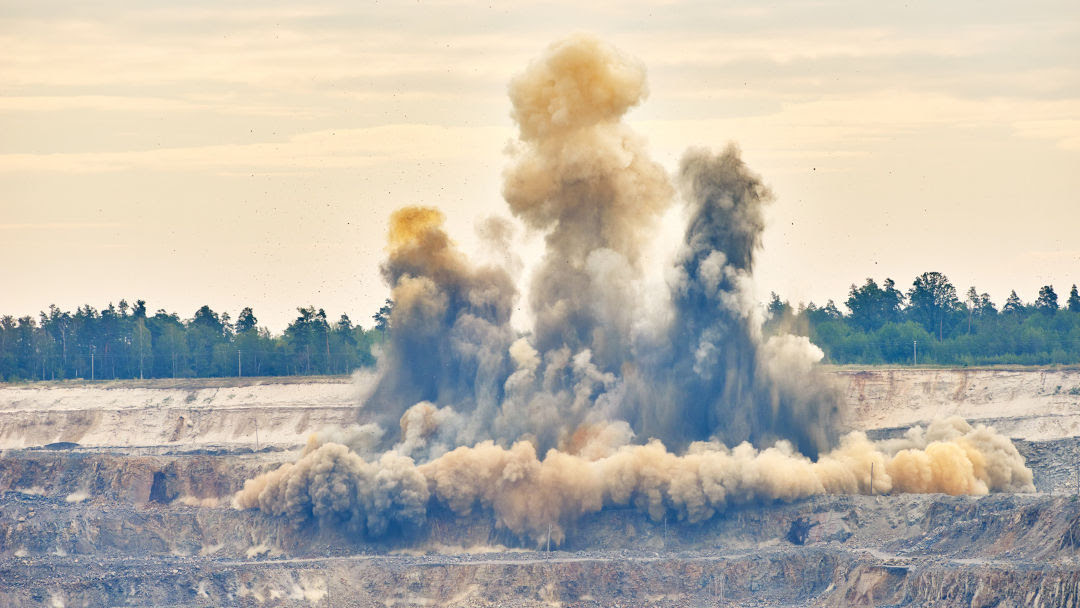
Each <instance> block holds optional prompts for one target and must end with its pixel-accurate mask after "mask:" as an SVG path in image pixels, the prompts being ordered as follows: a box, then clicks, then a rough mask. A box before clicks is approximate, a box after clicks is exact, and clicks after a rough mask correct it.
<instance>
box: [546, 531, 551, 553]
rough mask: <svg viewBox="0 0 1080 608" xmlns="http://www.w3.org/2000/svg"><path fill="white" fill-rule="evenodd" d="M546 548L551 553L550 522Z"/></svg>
mask: <svg viewBox="0 0 1080 608" xmlns="http://www.w3.org/2000/svg"><path fill="white" fill-rule="evenodd" d="M547 550H548V553H551V524H548V538H547Z"/></svg>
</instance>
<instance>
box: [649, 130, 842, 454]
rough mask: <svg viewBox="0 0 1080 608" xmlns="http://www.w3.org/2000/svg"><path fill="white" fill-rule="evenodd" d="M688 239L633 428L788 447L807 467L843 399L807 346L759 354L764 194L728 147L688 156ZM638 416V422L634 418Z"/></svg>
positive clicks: (774, 340)
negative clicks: (784, 442) (757, 265)
mask: <svg viewBox="0 0 1080 608" xmlns="http://www.w3.org/2000/svg"><path fill="white" fill-rule="evenodd" d="M679 178H680V182H681V186H682V189H683V198H684V200H685V201H686V204H687V206H688V208H689V218H690V220H689V227H688V228H687V230H686V237H685V244H684V248H683V250H682V252H681V253H680V254H679V259H678V265H677V268H676V272H675V275H674V276H675V278H674V280H673V284H672V302H673V306H674V311H675V314H674V322H673V323H672V324H671V328H670V332H669V334H668V336H667V341H666V342H665V343H664V344H663V345H661V346H660V347H658V348H654V349H653V351H654V352H655V353H657V354H656V355H654V356H653V357H651V358H650V359H649V361H650V362H651V363H652V367H651V368H648V367H646V368H644V369H645V372H646V375H645V376H644V378H643V379H642V380H643V381H642V382H639V383H638V385H639V387H640V388H639V390H638V391H637V393H636V394H635V395H633V398H634V399H635V400H637V401H638V404H636V405H635V407H634V410H635V411H636V420H637V421H638V428H640V429H642V430H643V431H645V432H647V433H649V434H651V435H655V436H658V437H662V438H664V439H666V440H669V441H673V442H679V441H683V440H686V439H706V438H708V437H709V436H713V437H716V438H719V439H721V440H723V441H726V442H728V443H736V442H740V441H747V440H749V441H751V442H754V443H756V444H767V443H771V442H773V441H775V440H777V439H789V440H791V441H793V442H794V443H795V445H796V447H798V448H799V450H800V451H802V453H804V454H807V455H809V456H811V457H813V456H816V455H817V454H818V452H819V451H820V450H823V449H825V448H827V447H828V446H829V445H830V444H831V443H832V442H833V441H835V439H836V437H835V432H836V417H837V414H838V408H837V402H838V397H837V395H836V393H835V391H833V390H832V387H830V386H829V385H828V384H827V383H826V382H825V381H824V380H823V379H821V378H820V377H818V376H819V374H818V373H817V372H816V371H815V368H814V366H813V364H814V363H816V362H817V361H819V360H820V359H821V357H822V356H823V353H822V352H821V350H820V349H818V348H817V347H815V346H813V345H812V344H810V342H809V341H808V340H807V339H806V338H805V337H796V336H790V335H785V336H773V337H771V338H770V339H769V340H768V341H767V342H764V343H763V342H762V335H761V324H762V321H763V318H762V314H763V313H762V310H761V308H760V307H759V305H758V304H757V302H756V301H755V297H754V294H753V287H752V281H751V277H752V272H753V267H754V255H755V252H756V251H757V250H758V248H759V247H760V246H761V233H762V231H763V230H764V227H765V221H764V214H763V211H762V207H763V205H764V204H765V203H766V202H768V201H769V200H770V198H771V194H770V192H769V190H768V188H767V187H766V186H765V185H764V184H763V183H762V182H761V180H760V179H759V178H758V177H757V176H756V175H754V174H753V173H752V172H751V171H750V170H749V169H748V168H747V167H746V165H745V164H744V163H743V161H742V160H741V159H740V158H739V152H738V150H737V149H736V148H735V147H734V146H732V145H729V146H728V147H727V148H726V149H725V150H724V151H723V152H722V153H720V154H718V155H714V154H712V153H710V152H708V151H705V150H691V151H690V152H688V153H687V154H686V155H685V156H684V157H683V160H682V165H681V168H680V174H679ZM632 415H633V414H632Z"/></svg>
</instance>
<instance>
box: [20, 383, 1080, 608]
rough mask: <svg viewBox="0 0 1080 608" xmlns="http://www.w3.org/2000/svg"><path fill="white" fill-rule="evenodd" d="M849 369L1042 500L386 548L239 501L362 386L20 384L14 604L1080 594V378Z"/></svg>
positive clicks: (743, 518)
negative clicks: (976, 428) (541, 540)
mask: <svg viewBox="0 0 1080 608" xmlns="http://www.w3.org/2000/svg"><path fill="white" fill-rule="evenodd" d="M834 374H835V375H836V377H837V379H838V381H839V382H842V383H844V387H845V393H846V395H847V399H848V406H849V407H848V418H847V423H848V424H849V425H850V426H851V427H853V428H859V429H863V430H866V431H868V432H869V433H870V434H872V435H879V436H888V435H890V434H894V433H896V432H897V429H898V428H900V427H905V426H908V425H910V424H913V423H920V422H924V421H926V420H929V419H930V418H932V417H934V416H935V415H947V414H959V415H962V416H965V417H967V418H969V419H971V420H980V421H983V422H986V423H989V424H993V425H994V426H996V427H997V428H998V429H999V430H1003V431H1005V432H1007V433H1008V434H1010V435H1012V436H1014V437H1017V438H1021V440H1018V441H1017V442H1016V445H1017V447H1018V449H1019V450H1020V451H1021V453H1022V454H1024V456H1025V457H1026V459H1027V462H1028V465H1029V466H1030V467H1031V468H1032V469H1033V471H1034V473H1035V485H1036V489H1037V492H1036V493H1034V494H1016V495H1005V494H993V495H989V496H984V497H978V498H976V497H950V496H944V495H893V496H819V497H815V498H813V499H808V500H804V501H800V502H796V503H790V504H788V503H775V504H762V505H754V506H747V507H741V508H737V509H732V510H729V511H727V512H726V513H725V514H723V515H720V516H716V517H713V518H711V519H709V520H707V521H705V522H701V523H698V524H693V525H690V524H686V523H679V522H675V521H670V522H654V521H652V520H650V519H649V518H648V517H646V516H644V515H642V514H641V513H639V512H638V511H636V510H633V509H618V510H606V511H602V512H599V513H595V514H593V515H590V516H587V517H585V518H583V519H581V520H580V521H578V522H577V523H575V524H574V525H573V526H571V527H570V528H569V529H568V530H567V539H566V542H565V543H564V544H563V545H562V546H561V547H559V548H558V550H555V551H546V550H545V549H546V547H545V546H543V545H542V544H541V546H539V547H538V546H536V543H535V541H529V540H526V539H522V538H519V537H516V536H515V535H513V534H511V533H509V532H508V531H506V530H499V529H495V528H494V527H493V526H492V525H491V514H490V513H484V512H478V513H474V515H473V516H472V517H470V518H466V519H460V518H455V517H453V516H452V515H451V514H450V513H449V512H441V511H438V510H437V509H436V510H433V511H432V512H431V515H430V517H429V519H428V521H427V523H426V525H425V526H423V527H422V528H419V529H416V530H410V531H409V532H408V533H407V534H397V535H391V536H389V537H388V538H387V539H383V540H379V541H375V542H373V541H369V540H365V539H363V538H360V537H358V536H356V535H355V534H350V533H349V532H347V531H346V530H344V529H341V528H339V527H336V526H334V525H332V524H329V523H326V522H323V523H321V524H320V523H318V522H312V521H308V522H307V523H303V524H293V523H290V522H288V521H286V520H284V519H280V518H274V517H269V516H266V515H263V514H262V513H260V512H259V511H238V510H236V509H233V508H232V507H231V506H230V497H231V495H232V494H233V493H234V492H236V490H238V489H239V488H240V486H241V485H242V483H243V481H244V480H245V479H248V478H250V477H252V476H253V475H255V474H258V473H261V472H264V471H267V470H269V469H272V468H275V467H276V466H278V465H279V464H280V463H282V462H287V461H292V460H294V459H295V457H296V450H297V449H298V447H299V446H300V444H301V443H302V442H303V440H304V438H305V437H306V435H307V434H308V433H310V432H312V431H314V430H317V429H318V428H320V427H321V426H323V425H325V424H341V423H343V422H348V421H352V420H354V419H355V416H354V409H353V408H354V407H355V406H354V403H355V395H356V391H357V388H356V387H354V386H353V385H352V384H350V383H349V382H348V381H345V380H338V381H332V382H317V383H311V384H297V383H273V382H266V381H260V382H256V381H250V380H244V381H235V380H234V381H222V380H218V381H210V382H208V383H207V385H205V386H202V385H199V384H198V383H194V382H193V381H185V382H186V383H184V384H177V383H161V384H155V383H132V384H123V383H120V384H113V385H106V386H99V385H85V384H84V385H78V384H71V385H61V386H58V387H56V386H53V387H40V388H34V387H27V386H0V442H2V443H0V446H3V451H2V452H0V606H8V605H10V606H114V605H134V606H162V605H167V606H220V605H237V606H384V605H436V606H560V605H562V606H616V605H618V606H644V605H649V606H736V605H737V606H965V607H966V606H1048V607H1049V606H1074V605H1078V604H1080V499H1078V498H1077V496H1076V495H1077V494H1080V481H1078V477H1077V469H1076V463H1077V462H1080V437H1075V435H1078V434H1080V432H1077V431H1075V430H1074V429H1075V428H1076V427H1074V426H1072V425H1073V422H1072V420H1073V417H1077V418H1078V420H1080V372H1077V371H1070V370H1062V371H1043V370H1039V371H1022V370H973V371H969V370H885V369H874V370H847V369H843V370H837V371H835V372H834ZM1074 388H1075V389H1076V390H1075V391H1074V390H1073V389H1074ZM190 395H194V397H193V398H190V399H189V396H190ZM305 395H308V397H305ZM256 420H257V424H258V425H259V427H258V429H259V448H260V449H259V451H255V450H254V448H255V424H256V422H255V421H256ZM73 421H75V422H73ZM79 421H81V422H79ZM76 423H77V424H76ZM61 442H67V443H61ZM47 444H52V445H50V446H48V448H47V449H46V445H47Z"/></svg>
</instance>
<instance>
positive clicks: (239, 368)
mask: <svg viewBox="0 0 1080 608" xmlns="http://www.w3.org/2000/svg"><path fill="white" fill-rule="evenodd" d="M242 352H244V351H242V350H237V351H236V377H237V378H240V377H242V376H243V375H244V363H243V362H242V361H241V360H240V353H242Z"/></svg>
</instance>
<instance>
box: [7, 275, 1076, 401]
mask: <svg viewBox="0 0 1080 608" xmlns="http://www.w3.org/2000/svg"><path fill="white" fill-rule="evenodd" d="M392 306H393V303H392V302H390V301H389V300H388V301H387V302H386V304H385V305H384V306H383V307H382V308H381V309H380V310H379V312H378V313H376V314H375V315H374V317H373V318H372V320H373V325H372V327H371V328H370V329H364V328H363V327H361V326H360V325H359V324H354V323H353V321H352V320H351V319H349V317H348V315H345V314H342V315H341V317H340V318H339V319H338V320H337V321H334V322H330V320H329V319H328V318H327V315H326V312H325V311H324V310H322V309H315V308H314V307H313V306H308V307H301V308H297V312H298V316H297V317H296V319H294V320H293V321H292V322H291V323H290V324H289V325H288V327H286V329H285V331H284V332H283V333H282V334H281V335H272V334H271V333H270V332H269V331H268V330H267V329H266V328H264V327H259V326H258V319H256V317H255V314H254V312H253V311H252V309H251V308H244V309H243V310H241V311H240V313H239V315H238V316H237V318H236V320H235V322H234V321H233V320H232V318H231V317H230V316H229V314H228V313H217V312H215V311H214V310H212V309H211V308H210V307H209V306H202V307H201V308H199V309H198V310H196V311H195V313H194V315H192V317H191V318H188V319H181V318H180V316H179V315H178V314H177V313H175V312H167V311H165V310H164V309H159V310H158V311H157V312H156V313H154V314H153V315H150V314H148V313H147V310H146V303H145V301H143V300H136V301H135V304H134V305H133V306H132V305H130V304H129V303H128V302H127V301H126V300H120V302H119V304H117V305H114V304H112V303H110V304H109V305H108V306H106V307H105V308H103V309H101V310H97V309H95V308H94V307H92V306H90V305H89V304H87V305H83V306H80V307H78V308H76V310H75V311H74V312H70V311H63V310H60V309H59V308H57V307H56V306H49V308H48V310H47V311H42V312H41V313H40V314H39V315H38V318H37V319H35V318H33V317H31V316H24V317H21V318H15V317H13V316H11V315H6V316H0V381H7V382H13V381H27V380H60V379H67V378H83V379H89V380H104V379H118V378H178V377H210V376H281V375H312V374H347V373H349V372H351V371H353V370H355V369H357V368H360V367H367V366H373V365H374V364H375V353H376V352H377V347H378V345H379V344H381V343H382V342H384V341H385V340H386V337H387V335H388V332H390V331H393V330H392V328H391V327H390V312H391V309H392ZM843 306H844V308H845V310H841V309H840V308H839V307H838V306H837V305H836V303H835V302H834V301H833V300H829V301H828V302H826V303H825V305H823V306H818V305H816V304H814V303H813V302H810V303H808V304H802V303H799V304H798V305H795V306H793V305H791V304H790V303H789V302H787V301H785V300H782V299H781V297H780V296H779V295H777V294H775V293H774V294H772V297H771V300H770V302H769V303H768V304H767V309H768V315H767V317H768V321H767V322H766V324H765V331H766V333H780V332H788V333H795V334H799V335H805V336H808V337H809V338H810V340H811V341H812V342H813V343H814V344H817V345H818V346H819V347H821V349H822V350H823V351H824V352H825V362H827V363H834V364H870V365H872V364H889V365H949V366H968V365H999V364H1006V365H1052V364H1078V363H1080V294H1078V293H1077V287H1076V285H1073V286H1072V288H1071V289H1070V291H1069V293H1068V295H1067V297H1065V298H1064V301H1063V302H1060V303H1059V301H1058V294H1057V292H1056V291H1055V290H1054V287H1053V286H1052V285H1045V286H1043V287H1042V288H1040V290H1039V295H1038V298H1037V299H1036V300H1035V301H1034V302H1031V303H1025V302H1023V301H1022V300H1021V299H1020V297H1019V296H1017V294H1016V291H1013V292H1012V293H1011V294H1010V295H1009V297H1008V298H1007V299H1006V300H1005V302H1004V303H1003V304H1002V305H1001V307H1000V308H999V307H998V306H997V305H996V304H995V303H994V302H993V301H991V299H990V296H989V295H988V294H986V293H980V292H979V291H978V290H977V289H975V288H974V287H971V288H969V289H968V291H967V293H966V295H965V296H964V298H963V299H961V298H960V296H959V294H958V293H957V290H956V287H955V286H954V285H953V284H952V283H951V282H949V279H948V278H947V277H946V276H945V275H943V274H941V273H939V272H926V273H923V274H921V275H919V276H918V277H916V278H915V280H914V281H913V282H912V285H911V287H910V288H909V289H907V290H901V289H898V288H897V287H896V284H895V283H894V282H893V280H892V279H885V280H884V282H883V283H882V284H881V285H878V283H877V282H876V281H875V280H874V279H872V278H868V279H866V281H865V282H864V283H863V284H861V285H855V284H852V285H851V289H850V291H849V293H848V297H847V299H846V300H845V301H844V302H843Z"/></svg>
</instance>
